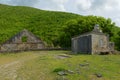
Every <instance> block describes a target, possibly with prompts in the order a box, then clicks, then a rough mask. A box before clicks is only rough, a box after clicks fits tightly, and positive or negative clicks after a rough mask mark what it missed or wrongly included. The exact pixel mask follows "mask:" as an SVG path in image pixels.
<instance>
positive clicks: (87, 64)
mask: <svg viewBox="0 0 120 80" xmlns="http://www.w3.org/2000/svg"><path fill="white" fill-rule="evenodd" d="M79 65H80V66H81V67H84V66H89V63H84V64H79Z"/></svg>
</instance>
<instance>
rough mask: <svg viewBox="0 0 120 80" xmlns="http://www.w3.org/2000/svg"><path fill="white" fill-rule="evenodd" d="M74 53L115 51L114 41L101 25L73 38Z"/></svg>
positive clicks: (106, 52)
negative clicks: (111, 40) (103, 30)
mask: <svg viewBox="0 0 120 80" xmlns="http://www.w3.org/2000/svg"><path fill="white" fill-rule="evenodd" d="M72 52H73V53H88V54H108V53H112V52H114V43H113V42H110V41H109V35H107V34H104V33H103V32H102V30H101V29H100V27H99V25H95V26H94V29H93V30H92V31H91V32H87V33H84V34H82V35H79V36H77V37H74V38H72Z"/></svg>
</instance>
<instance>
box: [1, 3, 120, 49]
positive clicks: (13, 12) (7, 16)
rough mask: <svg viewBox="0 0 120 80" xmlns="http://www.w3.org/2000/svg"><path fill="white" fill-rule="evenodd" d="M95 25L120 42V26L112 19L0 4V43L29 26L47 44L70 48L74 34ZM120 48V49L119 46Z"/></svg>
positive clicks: (90, 28)
mask: <svg viewBox="0 0 120 80" xmlns="http://www.w3.org/2000/svg"><path fill="white" fill-rule="evenodd" d="M95 24H99V25H100V26H101V29H102V30H103V32H105V33H107V34H109V35H110V38H111V41H116V43H117V44H120V42H119V41H118V40H117V39H119V38H120V35H118V33H119V31H120V28H118V27H117V26H116V25H115V24H114V22H112V21H111V19H105V18H103V17H99V16H92V15H91V16H81V15H77V14H73V13H66V12H55V11H45V10H39V9H35V8H31V7H23V6H8V5H3V4H0V43H3V42H5V41H6V40H8V39H9V38H10V37H12V36H14V35H15V34H16V33H17V32H19V31H21V30H23V29H28V30H29V31H31V32H32V33H33V34H35V35H36V36H37V37H39V38H41V39H42V40H43V41H44V42H45V43H46V44H47V46H60V47H70V45H71V37H73V36H75V35H79V34H82V33H84V32H88V31H91V30H92V29H93V26H94V25H95ZM117 49H120V47H119V45H117Z"/></svg>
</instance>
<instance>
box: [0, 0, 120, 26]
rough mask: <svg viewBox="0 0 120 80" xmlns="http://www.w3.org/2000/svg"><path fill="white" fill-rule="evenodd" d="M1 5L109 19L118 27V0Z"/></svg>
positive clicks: (24, 0) (6, 0)
mask: <svg viewBox="0 0 120 80" xmlns="http://www.w3.org/2000/svg"><path fill="white" fill-rule="evenodd" d="M0 3H1V4H9V5H19V6H31V7H35V8H39V9H44V10H53V11H65V12H72V13H77V14H80V15H97V16H103V17H105V18H111V19H112V21H114V22H115V23H116V25H117V26H120V15H119V13H120V0H0Z"/></svg>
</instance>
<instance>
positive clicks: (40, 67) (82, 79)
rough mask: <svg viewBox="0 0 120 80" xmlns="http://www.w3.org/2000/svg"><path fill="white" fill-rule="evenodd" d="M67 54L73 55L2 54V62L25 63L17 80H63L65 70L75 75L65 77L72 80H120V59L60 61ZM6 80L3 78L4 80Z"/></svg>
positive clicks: (91, 57)
mask: <svg viewBox="0 0 120 80" xmlns="http://www.w3.org/2000/svg"><path fill="white" fill-rule="evenodd" d="M65 53H69V51H31V52H23V53H19V54H6V55H2V54H1V55H0V62H2V61H3V63H4V61H5V60H7V59H8V60H9V59H12V60H10V62H12V61H16V60H24V62H23V63H22V65H21V67H20V68H19V69H17V72H16V74H17V77H16V78H15V80H57V79H61V78H62V76H59V75H58V74H57V72H59V71H63V70H71V71H73V72H74V73H73V74H68V75H67V76H65V78H66V79H68V80H119V79H120V76H119V74H120V69H119V67H120V58H119V57H120V55H70V56H71V57H70V58H64V59H60V58H57V57H56V56H58V55H62V54H65ZM66 55H69V54H66ZM1 60H2V61H1ZM8 60H7V61H8ZM8 62H9V61H8ZM4 64H5V63H4ZM13 67H14V66H13ZM54 72H55V73H54ZM0 74H1V73H0ZM99 74H100V76H101V77H99ZM2 79H3V78H0V80H2ZM4 80H5V79H4ZM8 80H12V79H8Z"/></svg>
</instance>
